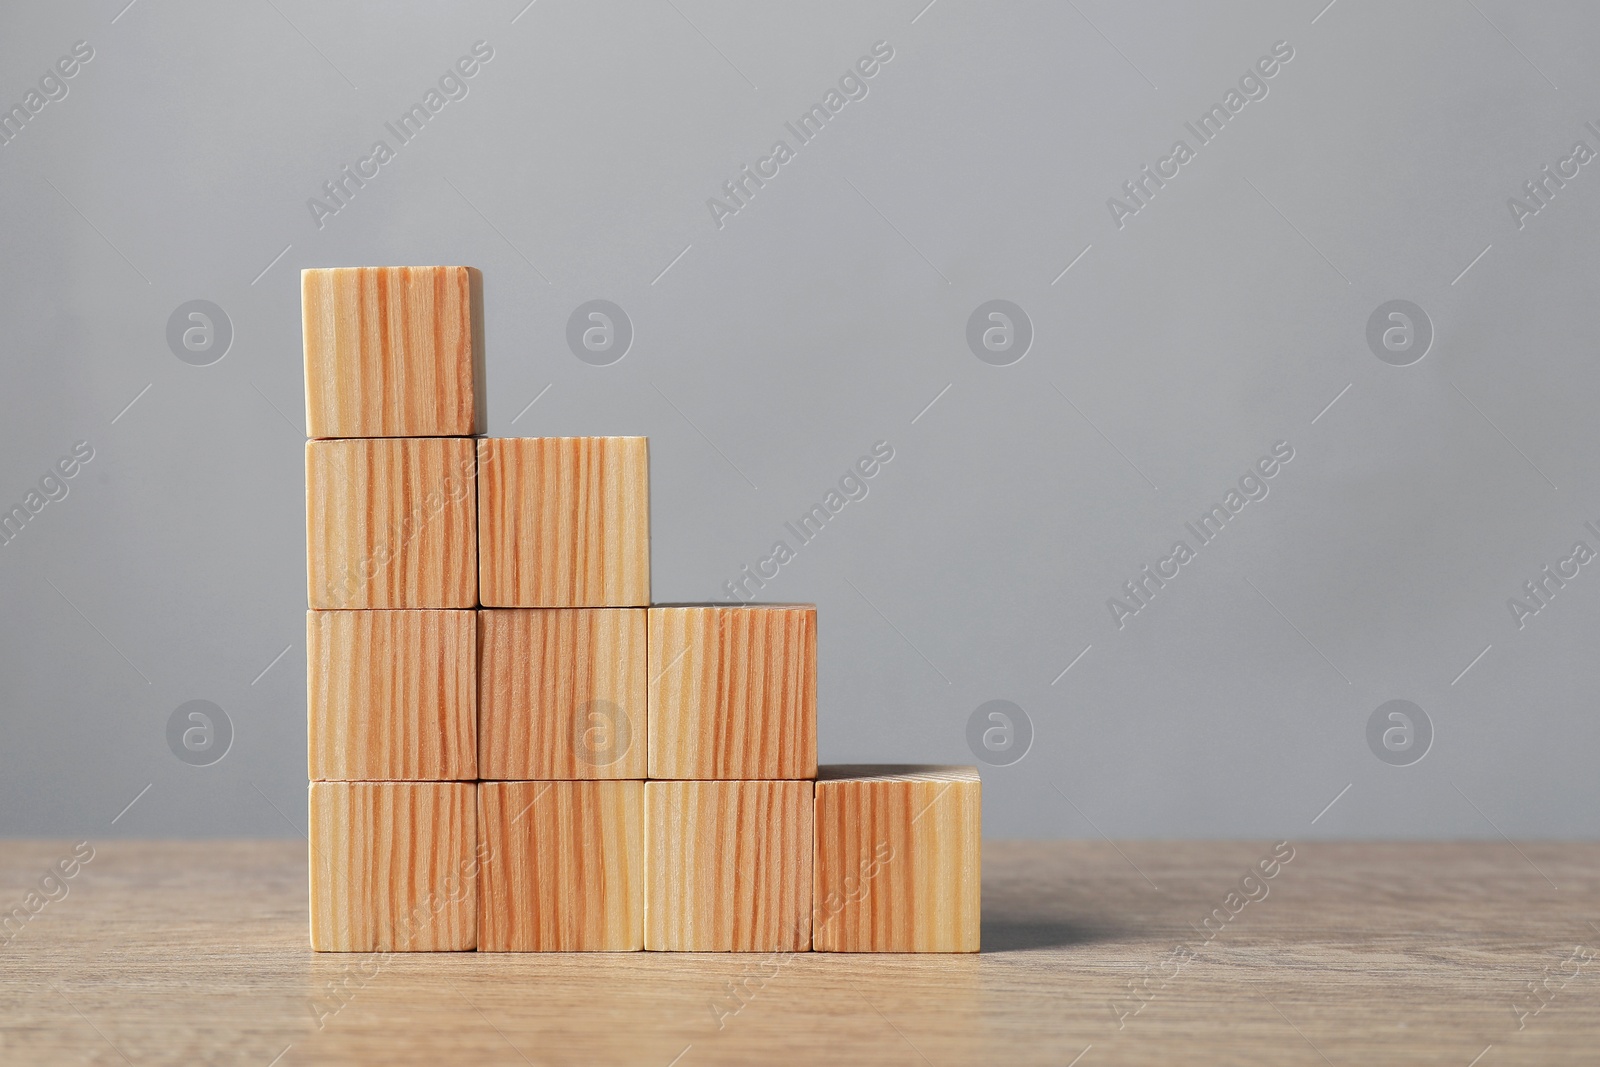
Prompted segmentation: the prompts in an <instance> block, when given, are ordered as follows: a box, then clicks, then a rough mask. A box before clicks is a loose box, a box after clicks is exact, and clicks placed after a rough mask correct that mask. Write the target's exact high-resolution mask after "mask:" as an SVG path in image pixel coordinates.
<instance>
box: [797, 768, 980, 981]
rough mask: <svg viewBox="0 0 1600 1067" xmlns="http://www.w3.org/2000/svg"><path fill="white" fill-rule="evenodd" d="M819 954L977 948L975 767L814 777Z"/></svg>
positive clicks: (836, 771)
mask: <svg viewBox="0 0 1600 1067" xmlns="http://www.w3.org/2000/svg"><path fill="white" fill-rule="evenodd" d="M816 789H817V794H816V795H817V800H816V808H817V818H816V842H817V851H816V863H815V867H814V870H815V874H816V883H815V891H814V894H813V897H814V901H813V904H812V922H813V925H814V931H813V934H812V944H813V946H814V947H815V949H816V950H817V951H818V952H976V951H978V919H979V898H980V891H981V882H982V879H981V867H982V864H981V843H980V836H981V833H982V827H983V820H982V810H981V809H982V797H981V791H982V786H981V784H980V783H979V781H978V772H977V770H976V769H975V768H973V767H936V766H904V765H885V766H847V765H840V766H824V767H822V768H820V769H819V771H818V779H817V786H816Z"/></svg>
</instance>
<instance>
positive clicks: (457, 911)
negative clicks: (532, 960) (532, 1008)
mask: <svg viewBox="0 0 1600 1067" xmlns="http://www.w3.org/2000/svg"><path fill="white" fill-rule="evenodd" d="M477 789H478V786H477V784H476V783H473V782H312V783H311V947H312V948H313V949H315V950H317V951H319V952H378V951H392V952H442V951H455V950H460V949H470V948H472V947H474V946H475V945H476V944H477V942H478V865H479V854H478V804H477Z"/></svg>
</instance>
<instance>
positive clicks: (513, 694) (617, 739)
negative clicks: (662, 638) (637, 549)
mask: <svg viewBox="0 0 1600 1067" xmlns="http://www.w3.org/2000/svg"><path fill="white" fill-rule="evenodd" d="M644 631H645V610H644V609H643V608H484V609H483V610H481V611H479V612H478V647H479V648H480V649H481V650H482V653H481V658H480V660H479V666H478V692H479V697H478V702H479V710H478V767H479V773H480V775H481V776H482V777H484V778H514V779H535V780H539V781H548V780H551V779H570V778H643V777H644V772H645V699H644V687H645V679H646V677H647V675H646V672H645V639H644Z"/></svg>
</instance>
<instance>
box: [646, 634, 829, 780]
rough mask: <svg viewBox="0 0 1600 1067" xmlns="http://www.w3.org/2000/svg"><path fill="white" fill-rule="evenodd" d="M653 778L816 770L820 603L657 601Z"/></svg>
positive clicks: (790, 774) (793, 774) (788, 774)
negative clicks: (667, 604) (659, 604)
mask: <svg viewBox="0 0 1600 1067" xmlns="http://www.w3.org/2000/svg"><path fill="white" fill-rule="evenodd" d="M648 718H649V725H650V777H652V778H700V779H777V778H810V777H812V776H814V775H815V774H816V773H817V609H816V607H815V606H814V605H810V604H795V605H743V606H739V607H668V608H651V609H650V690H649V712H648Z"/></svg>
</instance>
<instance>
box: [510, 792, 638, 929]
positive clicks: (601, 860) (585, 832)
mask: <svg viewBox="0 0 1600 1067" xmlns="http://www.w3.org/2000/svg"><path fill="white" fill-rule="evenodd" d="M478 804H479V808H478V810H479V823H478V825H479V826H480V828H481V833H482V836H483V842H484V860H483V869H482V871H481V872H480V873H479V876H478V878H479V882H478V884H479V897H478V948H479V950H481V951H484V952H626V951H637V950H639V949H641V948H643V947H644V783H643V782H484V783H482V784H481V785H480V786H479V787H478Z"/></svg>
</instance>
